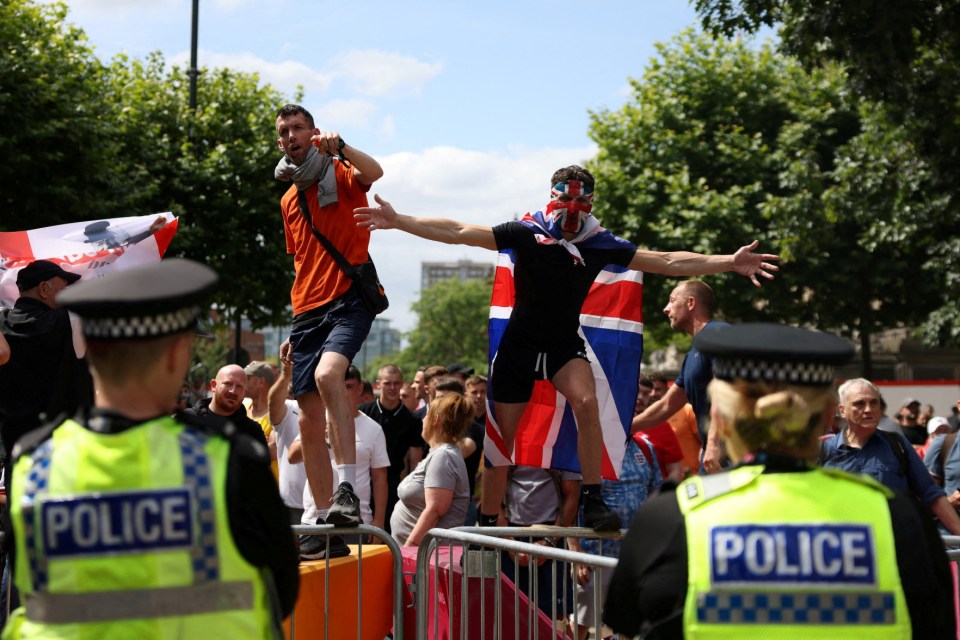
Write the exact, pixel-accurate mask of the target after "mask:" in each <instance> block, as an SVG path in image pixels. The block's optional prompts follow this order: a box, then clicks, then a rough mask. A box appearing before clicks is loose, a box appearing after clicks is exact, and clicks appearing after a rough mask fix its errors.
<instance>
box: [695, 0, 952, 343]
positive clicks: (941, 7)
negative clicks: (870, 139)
mask: <svg viewBox="0 0 960 640" xmlns="http://www.w3.org/2000/svg"><path fill="white" fill-rule="evenodd" d="M694 5H695V6H696V9H697V12H698V13H699V14H700V16H701V18H702V21H703V25H704V27H705V28H706V29H707V30H709V31H711V32H713V33H716V34H723V35H726V36H731V35H733V34H734V33H738V32H741V31H746V32H748V33H752V32H754V31H756V30H757V29H758V28H759V27H760V26H764V25H765V26H771V27H772V26H780V27H781V28H780V36H781V43H782V45H781V46H782V49H783V51H784V52H786V53H788V54H791V55H794V56H796V57H797V58H798V59H799V60H800V61H802V62H803V63H804V64H805V65H807V67H808V68H810V69H816V68H820V67H822V66H823V65H825V64H831V63H839V64H841V65H842V66H843V67H844V69H845V70H846V71H847V73H848V74H849V82H850V85H851V87H852V89H853V90H854V91H855V92H856V93H858V94H862V95H864V96H866V97H867V98H869V99H870V100H872V101H874V102H876V106H875V109H874V110H875V111H876V113H875V114H874V116H875V117H877V118H882V119H884V120H886V121H887V122H888V123H889V124H890V125H891V126H892V127H899V128H902V131H903V138H904V141H905V142H908V143H909V144H910V145H911V146H912V147H913V148H914V149H915V150H916V152H917V153H918V155H919V157H920V158H922V161H923V164H924V168H923V172H924V176H925V177H924V180H925V183H926V184H925V192H926V194H927V195H928V199H929V200H930V201H931V202H935V203H937V204H936V208H937V209H938V212H937V213H936V215H934V216H931V217H930V218H928V219H927V220H926V223H927V226H926V227H925V228H923V229H922V230H921V232H920V234H919V235H920V238H921V239H923V240H927V241H928V244H927V245H925V249H926V250H927V252H928V254H929V255H928V256H927V258H926V260H925V261H924V264H926V265H927V266H928V267H929V269H930V270H933V271H937V272H942V273H944V274H946V277H945V279H944V282H943V287H942V288H941V290H940V291H939V292H937V294H936V295H937V297H938V298H939V300H940V305H939V306H938V308H937V309H935V310H933V311H932V312H931V313H929V315H928V316H927V318H926V322H924V323H923V326H922V327H921V329H920V334H921V336H922V337H923V338H924V340H925V341H926V342H927V343H929V344H947V343H952V344H954V345H957V344H960V314H957V313H956V300H957V298H958V296H960V270H958V269H957V260H956V256H957V249H958V248H960V235H958V232H957V230H958V229H960V191H958V187H957V182H956V176H957V174H958V172H960V154H958V153H957V150H958V149H960V74H958V73H957V69H958V67H960V0H882V1H880V2H859V1H858V0H837V1H835V2H818V1H816V0H790V1H789V2H786V1H784V0H779V1H777V0H743V1H741V2H737V3H732V2H729V1H728V0H695V1H694ZM905 213H906V217H905V218H902V219H899V218H898V219H897V220H895V221H894V226H896V227H898V228H899V227H912V226H916V223H915V220H914V216H913V213H912V212H911V211H909V210H907V211H905Z"/></svg>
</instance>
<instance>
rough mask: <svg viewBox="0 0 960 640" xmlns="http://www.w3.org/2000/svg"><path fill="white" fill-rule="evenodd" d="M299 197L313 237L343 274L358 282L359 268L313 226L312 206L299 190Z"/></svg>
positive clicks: (302, 211) (301, 210) (301, 208)
mask: <svg viewBox="0 0 960 640" xmlns="http://www.w3.org/2000/svg"><path fill="white" fill-rule="evenodd" d="M297 197H298V198H299V200H300V213H302V214H303V217H304V218H305V219H306V220H307V224H309V225H310V228H311V229H312V230H313V235H314V236H316V237H317V240H319V241H320V244H322V245H323V247H324V249H326V250H327V253H329V254H330V256H331V257H332V258H333V260H334V262H336V263H337V264H338V265H339V266H340V268H341V269H343V272H344V273H346V274H347V276H349V277H350V279H351V280H358V279H359V278H360V274H359V273H358V272H357V268H356V267H354V266H353V265H352V264H350V262H349V261H348V260H347V259H346V258H344V257H343V254H342V253H340V251H339V250H338V249H337V248H336V247H335V246H333V243H332V242H330V240H329V239H327V236H325V235H323V234H322V233H320V230H319V229H317V227H316V226H315V225H314V224H313V219H312V218H311V217H310V205H309V204H307V196H306V194H304V192H303V191H300V190H299V189H297Z"/></svg>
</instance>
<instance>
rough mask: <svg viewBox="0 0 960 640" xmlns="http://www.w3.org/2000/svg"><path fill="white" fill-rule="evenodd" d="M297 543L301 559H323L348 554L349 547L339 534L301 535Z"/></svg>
mask: <svg viewBox="0 0 960 640" xmlns="http://www.w3.org/2000/svg"><path fill="white" fill-rule="evenodd" d="M298 544H299V546H300V559H301V560H323V559H331V558H342V557H343V556H348V555H350V547H348V546H347V545H346V544H345V543H344V541H343V538H342V537H340V536H307V535H303V536H300V538H299V540H298ZM328 544H329V546H328Z"/></svg>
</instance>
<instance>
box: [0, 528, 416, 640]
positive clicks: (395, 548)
mask: <svg viewBox="0 0 960 640" xmlns="http://www.w3.org/2000/svg"><path fill="white" fill-rule="evenodd" d="M291 528H292V529H293V532H294V534H296V535H301V534H303V535H322V536H327V537H328V540H329V536H333V535H341V536H347V537H351V536H361V538H360V539H361V540H362V539H363V537H364V536H366V535H371V536H373V537H374V538H376V539H378V540H379V541H380V543H382V544H384V545H386V546H387V548H388V549H389V550H390V555H391V556H392V559H393V576H392V581H393V605H392V608H393V623H394V629H393V639H394V640H403V594H404V583H403V556H402V555H401V553H400V545H398V544H397V541H396V540H394V539H393V537H392V536H391V535H390V534H389V533H387V532H386V531H384V530H383V529H378V528H377V527H372V526H369V525H360V526H358V527H333V526H331V525H294V526H292V527H291ZM3 541H4V540H3V533H2V532H0V545H2V544H3ZM370 546H371V545H370V544H363V543H362V542H361V543H359V544H357V554H356V556H357V584H358V585H359V586H360V588H358V589H357V635H356V637H357V638H362V637H363V635H362V633H363V601H362V597H361V596H362V591H363V587H362V585H363V562H362V559H363V552H364V547H370ZM0 548H2V547H0ZM329 564H330V561H329V560H326V561H324V566H325V568H328V567H329ZM12 583H13V580H12V576H11V580H9V581H8V584H7V585H6V587H7V600H6V602H7V611H6V614H7V615H6V617H5V619H9V615H10V591H9V590H10V589H11V587H12ZM336 586H337V585H334V587H336ZM324 595H325V598H324V603H323V612H324V620H325V626H324V635H323V638H330V635H329V621H330V573H329V571H324ZM334 615H337V614H336V612H334ZM295 616H296V612H294V613H293V614H291V615H290V640H294V630H295V628H296V620H295ZM311 640H312V638H311ZM332 640H339V639H332Z"/></svg>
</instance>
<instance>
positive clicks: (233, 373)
mask: <svg viewBox="0 0 960 640" xmlns="http://www.w3.org/2000/svg"><path fill="white" fill-rule="evenodd" d="M246 391H247V374H246V372H244V370H243V368H242V367H240V366H239V365H236V364H228V365H227V366H225V367H223V368H222V369H220V371H218V372H217V377H216V378H214V379H213V380H211V381H210V392H211V393H212V394H213V396H212V397H210V398H202V399H201V400H200V401H198V402H197V404H195V405H194V406H193V407H191V408H189V409H186V410H184V413H185V414H187V415H193V416H199V417H200V418H203V419H206V420H210V421H212V422H213V423H214V424H216V423H219V424H220V425H221V426H222V425H223V423H224V422H230V423H232V424H233V426H234V427H236V429H237V431H239V432H240V433H242V434H244V435H248V436H250V437H251V438H253V439H254V440H256V441H257V442H259V443H261V444H263V446H264V447H266V446H267V438H266V437H265V436H264V435H263V429H261V428H260V425H259V424H257V423H256V422H254V421H253V420H251V419H250V418H249V417H247V410H246V408H244V406H243V396H244V394H245V393H246Z"/></svg>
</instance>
